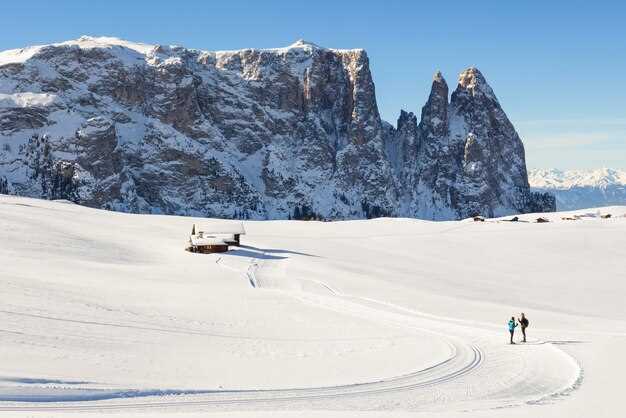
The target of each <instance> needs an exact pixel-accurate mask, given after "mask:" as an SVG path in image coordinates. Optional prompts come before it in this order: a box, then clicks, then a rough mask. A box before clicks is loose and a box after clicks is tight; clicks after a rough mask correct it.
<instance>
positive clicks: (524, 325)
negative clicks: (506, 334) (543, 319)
mask: <svg viewBox="0 0 626 418" xmlns="http://www.w3.org/2000/svg"><path fill="white" fill-rule="evenodd" d="M517 320H518V321H519V324H520V325H521V326H522V335H523V336H524V342H526V328H528V318H526V316H525V315H524V312H522V317H521V318H517Z"/></svg>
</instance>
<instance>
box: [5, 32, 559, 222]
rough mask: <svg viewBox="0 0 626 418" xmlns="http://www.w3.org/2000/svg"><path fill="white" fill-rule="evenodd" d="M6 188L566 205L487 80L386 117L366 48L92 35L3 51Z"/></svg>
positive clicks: (272, 201)
mask: <svg viewBox="0 0 626 418" xmlns="http://www.w3.org/2000/svg"><path fill="white" fill-rule="evenodd" d="M0 193H11V194H19V195H27V196H34V197H45V198H50V199H58V198H62V199H69V200H72V201H75V202H79V203H81V204H85V205H88V206H93V207H100V208H108V209H114V210H119V211H127V212H143V213H168V214H182V215H198V216H215V217H236V218H256V219H276V218H288V217H295V218H306V217H311V216H319V217H323V218H333V219H343V218H361V217H371V216H382V215H386V216H414V217H422V218H428V219H453V218H461V217H466V216H469V215H471V214H473V213H481V214H483V215H486V216H496V215H504V214H508V213H518V212H529V211H550V210H554V209H555V207H554V200H553V198H552V197H551V196H549V195H545V194H535V193H531V191H530V188H529V185H528V181H527V173H526V165H525V160H524V148H523V145H522V142H521V140H520V138H519V136H518V135H517V133H516V132H515V129H514V128H513V126H512V124H511V123H510V121H509V120H508V118H507V117H506V115H505V114H504V112H503V111H502V109H501V107H500V105H499V103H498V100H497V98H496V96H495V95H494V93H493V91H492V89H491V88H490V87H489V85H488V84H487V82H486V80H485V79H484V77H483V75H482V74H481V73H480V72H479V71H478V70H477V69H475V68H470V69H468V70H466V71H464V72H463V73H462V74H461V75H460V78H459V83H458V86H457V88H456V90H455V91H454V92H453V93H452V96H451V100H449V99H448V87H447V84H446V82H445V80H444V79H443V77H442V76H441V74H439V73H437V74H436V75H435V78H434V81H433V86H432V92H431V94H430V98H429V100H428V102H427V104H426V105H425V106H424V108H423V110H422V118H421V121H420V122H419V124H418V121H417V118H416V117H415V116H414V115H413V114H412V113H407V112H401V115H400V118H399V119H398V124H397V127H392V126H391V125H389V124H387V123H385V122H383V121H382V120H381V118H380V115H379V112H378V108H377V104H376V95H375V90H374V83H373V80H372V76H371V73H370V70H369V62H368V57H367V54H366V53H365V51H363V50H360V49H355V50H336V49H327V48H321V47H319V46H317V45H314V44H312V43H308V42H305V41H298V42H296V43H294V44H293V45H291V46H289V47H286V48H278V49H266V50H256V49H245V50H240V51H222V52H206V51H200V50H191V49H186V48H183V47H177V46H160V45H145V44H138V43H132V42H127V41H122V40H119V39H116V38H93V37H82V38H80V39H78V40H74V41H68V42H63V43H60V44H53V45H45V46H35V47H28V48H23V49H19V50H11V51H5V52H1V53H0Z"/></svg>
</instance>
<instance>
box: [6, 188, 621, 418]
mask: <svg viewBox="0 0 626 418" xmlns="http://www.w3.org/2000/svg"><path fill="white" fill-rule="evenodd" d="M574 213H575V214H579V215H584V216H582V217H581V218H580V219H579V220H563V219H561V218H562V217H571V216H572V215H573V214H574ZM607 213H610V214H611V215H612V217H611V218H610V219H603V218H601V217H600V215H603V214H607ZM625 215H626V207H607V208H600V209H590V210H581V211H576V212H572V213H567V214H565V213H555V214H549V215H546V217H547V218H549V219H550V220H551V222H549V223H540V224H539V223H535V222H534V220H535V219H536V218H537V216H538V215H521V216H520V220H522V221H529V222H506V221H503V220H487V221H485V222H473V221H471V220H466V221H458V222H427V221H419V220H409V219H377V220H368V221H349V222H329V223H319V222H297V221H267V222H245V228H246V230H247V232H248V234H247V235H245V236H243V237H242V244H243V246H242V247H241V248H239V249H235V250H231V251H229V252H228V253H225V254H210V255H203V254H192V253H188V252H185V251H183V248H184V245H185V241H186V238H187V237H188V234H189V232H190V231H191V226H192V224H193V223H194V222H195V223H197V224H201V223H204V224H206V223H210V222H211V221H210V220H200V219H193V218H183V217H169V216H154V215H130V214H123V213H115V212H107V211H101V210H95V209H88V208H84V207H80V206H77V205H74V204H71V203H66V202H48V201H42V200H35V199H27V198H18V197H12V196H0V238H1V239H0V245H1V251H0V295H1V299H0V300H1V303H0V338H1V341H2V343H1V344H0V359H1V361H0V416H7V417H25V416H29V417H66V416H70V417H75V416H102V415H104V416H111V417H146V418H147V417H165V416H166V415H167V416H176V417H181V418H182V417H185V418H195V417H200V416H209V417H217V416H220V417H221V416H225V417H230V418H244V417H245V418H250V417H267V418H269V417H279V418H280V417H283V418H286V417H302V418H304V417H307V418H308V417H312V418H315V417H320V418H322V417H323V418H331V417H341V418H347V417H363V418H369V417H389V418H391V417H420V418H424V417H441V418H449V417H502V416H507V417H558V418H566V417H567V418H574V417H621V416H624V415H623V414H624V412H623V408H622V406H621V400H622V386H623V379H624V376H625V375H626V358H625V356H624V352H626V318H625V314H626V305H625V303H624V299H625V296H626V217H625ZM522 311H523V312H525V313H526V314H527V316H528V317H529V319H530V327H529V328H528V335H529V339H528V342H527V343H526V344H523V343H519V344H516V345H509V344H508V332H507V329H506V322H507V321H508V319H509V318H510V317H511V316H512V315H515V316H516V317H518V316H519V313H520V312H522ZM519 338H520V335H516V339H518V340H519Z"/></svg>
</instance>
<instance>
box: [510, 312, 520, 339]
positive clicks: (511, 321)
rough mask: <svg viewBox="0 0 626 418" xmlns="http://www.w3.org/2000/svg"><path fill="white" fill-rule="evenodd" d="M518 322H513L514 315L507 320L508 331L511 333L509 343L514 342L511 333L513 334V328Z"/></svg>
mask: <svg viewBox="0 0 626 418" xmlns="http://www.w3.org/2000/svg"><path fill="white" fill-rule="evenodd" d="M517 325H518V323H517V322H515V317H514V316H512V317H511V319H510V320H509V333H511V344H515V343H514V342H513V334H515V328H516V327H517Z"/></svg>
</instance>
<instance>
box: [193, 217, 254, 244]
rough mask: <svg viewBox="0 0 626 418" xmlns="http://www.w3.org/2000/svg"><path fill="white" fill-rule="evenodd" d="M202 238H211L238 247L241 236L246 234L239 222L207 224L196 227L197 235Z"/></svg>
mask: <svg viewBox="0 0 626 418" xmlns="http://www.w3.org/2000/svg"><path fill="white" fill-rule="evenodd" d="M200 232H202V233H203V234H204V236H213V237H216V238H220V239H222V240H223V241H224V242H225V243H226V244H228V245H234V246H236V247H238V246H239V245H240V244H241V236H242V235H245V234H246V230H245V229H244V228H243V223H241V222H221V223H217V222H216V223H207V224H205V225H200V226H199V227H198V233H200Z"/></svg>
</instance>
